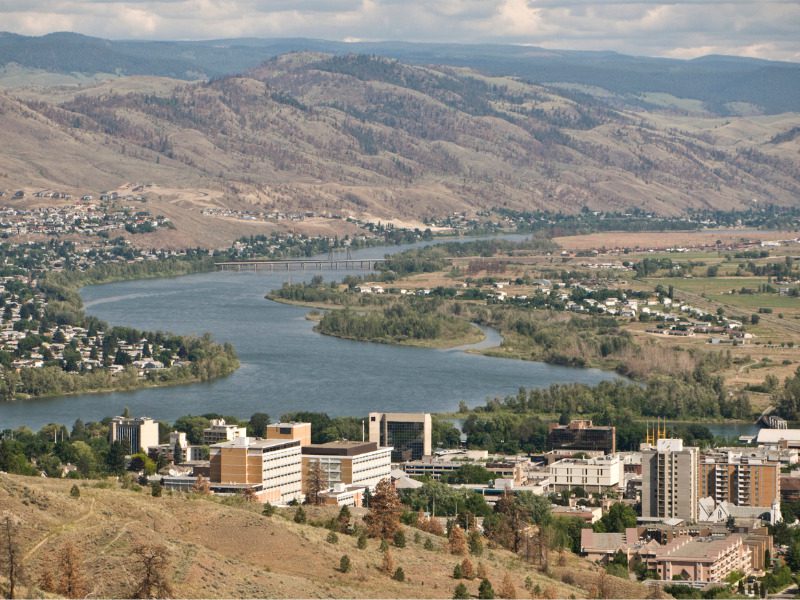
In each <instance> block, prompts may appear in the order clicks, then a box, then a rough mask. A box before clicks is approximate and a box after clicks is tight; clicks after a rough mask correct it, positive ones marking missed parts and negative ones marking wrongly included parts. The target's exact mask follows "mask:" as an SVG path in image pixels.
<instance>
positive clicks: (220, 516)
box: [0, 475, 646, 598]
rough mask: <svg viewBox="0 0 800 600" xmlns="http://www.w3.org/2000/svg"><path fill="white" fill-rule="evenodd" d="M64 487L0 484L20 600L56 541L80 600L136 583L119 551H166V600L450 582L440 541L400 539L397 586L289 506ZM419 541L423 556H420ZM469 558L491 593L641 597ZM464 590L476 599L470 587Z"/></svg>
mask: <svg viewBox="0 0 800 600" xmlns="http://www.w3.org/2000/svg"><path fill="white" fill-rule="evenodd" d="M72 484H73V482H72V481H56V480H42V479H38V478H25V477H19V476H9V475H0V506H2V507H3V510H4V511H10V512H11V513H13V514H14V515H16V516H17V517H19V518H20V519H21V520H22V523H21V526H20V530H19V541H20V545H21V550H22V552H23V556H24V565H25V578H26V582H27V583H26V585H24V586H23V587H22V592H23V594H24V595H27V596H28V597H36V596H37V595H38V594H39V591H38V588H37V582H39V581H40V580H41V577H42V575H43V573H44V572H45V570H50V571H51V572H53V571H55V572H53V575H54V578H55V580H56V581H58V578H59V567H57V566H56V567H54V565H57V563H58V560H59V555H60V552H61V550H62V548H63V547H64V545H65V544H66V543H68V542H69V543H71V544H73V545H74V546H75V547H76V549H77V551H78V555H79V556H80V563H79V569H80V571H81V572H82V574H83V575H84V577H85V579H86V581H87V583H88V590H89V595H90V596H92V597H129V596H130V595H131V593H132V591H131V590H132V589H133V587H134V586H135V584H136V582H137V580H138V577H139V571H138V569H137V566H136V561H135V559H134V558H133V557H132V554H131V551H132V549H133V548H135V547H138V546H141V545H142V544H150V545H153V544H156V545H157V544H163V545H165V546H166V547H167V549H168V552H169V556H170V565H169V567H168V569H167V574H168V576H169V579H170V580H171V582H172V586H173V588H174V597H185V598H242V597H277V598H292V597H295V598H296V597H302V598H322V597H325V598H330V597H332V598H376V597H383V598H391V597H403V598H449V597H451V596H452V593H453V589H454V588H455V586H456V585H457V583H458V582H457V581H455V580H453V579H452V577H451V576H452V571H453V567H454V566H455V564H456V563H457V562H460V560H461V557H457V556H452V555H450V554H448V553H447V552H446V550H445V549H444V546H445V543H446V540H445V539H444V538H439V537H435V536H430V535H429V534H426V533H420V536H421V538H420V541H419V542H414V541H413V538H414V533H413V532H414V531H415V530H412V529H408V530H407V537H408V545H407V547H405V548H394V547H392V554H393V557H394V561H395V564H396V565H397V566H401V567H402V568H403V570H404V572H405V574H406V581H405V582H398V581H394V580H393V579H391V578H390V577H389V576H387V575H386V574H384V573H383V572H382V571H381V570H380V567H381V560H382V558H381V553H380V552H379V550H378V542H377V541H376V540H369V542H368V547H367V548H366V549H364V550H359V549H358V548H357V547H356V540H355V539H354V538H353V537H350V536H347V535H340V536H339V540H338V542H337V543H335V544H333V543H330V542H328V541H326V538H327V535H328V530H326V529H324V528H321V527H314V526H312V525H310V524H302V525H301V524H297V523H294V522H293V520H292V519H291V518H290V516H291V514H292V510H293V509H285V510H284V511H279V512H278V513H277V514H275V515H274V516H272V517H263V516H261V515H260V513H259V512H258V508H259V507H258V506H253V505H247V504H244V505H225V504H223V503H220V502H218V501H214V500H212V499H207V498H206V499H204V498H202V497H189V496H182V495H177V494H176V495H175V496H173V497H169V496H167V495H166V494H165V495H164V496H163V497H161V498H153V497H151V496H150V494H149V493H148V491H147V489H144V490H142V491H132V490H124V489H120V488H119V485H118V484H116V483H115V484H106V483H98V482H77V484H78V487H79V489H80V497H79V498H73V497H71V496H70V487H71V486H72ZM328 513H330V510H329V511H328V512H326V511H325V510H324V509H310V510H309V515H308V516H309V522H311V521H314V520H315V519H317V520H320V521H321V520H323V519H325V518H329V517H330V516H331V515H332V514H334V513H330V514H328ZM429 537H430V538H431V539H432V540H433V541H434V549H433V550H425V549H424V548H423V544H424V542H425V540H426V539H428V538H429ZM343 554H347V555H348V556H349V557H350V558H351V560H352V563H353V569H352V571H351V572H349V573H342V572H340V571H339V570H338V566H339V561H340V558H341V556H342V555H343ZM473 561H474V562H475V564H476V565H477V563H478V561H480V562H483V563H484V565H485V566H486V568H487V569H488V576H489V579H490V580H491V581H492V583H493V584H494V587H495V590H497V588H498V587H499V585H500V583H501V582H502V580H503V578H504V577H505V574H506V573H508V574H509V575H510V577H511V579H512V580H513V582H514V585H515V587H516V589H517V594H518V596H517V597H527V596H529V595H530V592H528V591H526V589H525V587H524V586H525V578H526V577H530V578H531V586H530V587H533V586H534V585H539V589H540V590H541V593H542V594H543V595H545V597H551V598H555V597H560V598H566V597H569V596H571V595H573V594H574V595H575V597H586V596H587V594H594V593H597V589H598V588H597V586H598V584H600V585H601V586H603V589H607V590H612V591H613V593H612V595H611V596H609V597H644V594H646V589H645V588H643V587H642V586H640V585H638V584H634V583H631V582H627V581H624V580H622V579H618V578H614V577H610V576H605V575H600V574H599V572H597V571H596V570H595V569H596V567H594V566H593V565H590V564H589V563H587V562H586V561H584V560H583V559H579V558H577V557H574V556H573V555H570V554H568V553H567V555H565V558H564V559H563V560H561V561H559V560H558V558H557V556H556V555H553V557H552V561H551V564H552V565H553V566H552V567H551V575H552V577H548V576H547V575H545V574H542V573H540V572H538V571H537V570H535V569H533V568H531V567H529V566H527V565H526V564H525V563H523V562H522V561H521V559H520V558H518V557H516V556H514V555H512V554H511V553H509V552H508V551H505V550H486V551H484V554H483V556H482V557H481V558H479V559H478V558H473ZM562 579H563V580H566V581H570V582H572V583H571V584H569V585H568V584H565V583H563V581H562ZM0 580H2V578H1V577H0ZM465 583H466V585H467V587H468V589H469V591H470V593H471V594H473V595H475V594H477V588H478V580H472V581H465ZM609 586H610V587H609Z"/></svg>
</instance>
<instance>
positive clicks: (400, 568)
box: [392, 567, 406, 581]
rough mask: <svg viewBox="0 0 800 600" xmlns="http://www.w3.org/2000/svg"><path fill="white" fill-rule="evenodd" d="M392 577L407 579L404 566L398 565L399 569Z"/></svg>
mask: <svg viewBox="0 0 800 600" xmlns="http://www.w3.org/2000/svg"><path fill="white" fill-rule="evenodd" d="M392 579H394V580H395V581H405V580H406V574H405V573H404V572H403V567H397V569H396V570H395V572H394V575H392Z"/></svg>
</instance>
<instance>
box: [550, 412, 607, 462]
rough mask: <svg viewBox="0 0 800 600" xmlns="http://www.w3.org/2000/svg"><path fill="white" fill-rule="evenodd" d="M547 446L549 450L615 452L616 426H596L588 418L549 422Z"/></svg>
mask: <svg viewBox="0 0 800 600" xmlns="http://www.w3.org/2000/svg"><path fill="white" fill-rule="evenodd" d="M547 447H548V448H549V449H551V450H595V451H601V452H603V454H615V453H616V451H617V428H616V427H613V426H596V425H593V424H592V422H591V420H588V419H579V420H573V421H570V422H569V425H558V424H556V423H551V424H550V427H549V431H548V433H547Z"/></svg>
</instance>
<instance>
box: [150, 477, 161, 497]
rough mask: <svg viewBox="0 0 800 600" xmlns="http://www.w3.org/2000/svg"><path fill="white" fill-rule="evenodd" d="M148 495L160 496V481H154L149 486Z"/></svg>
mask: <svg viewBox="0 0 800 600" xmlns="http://www.w3.org/2000/svg"><path fill="white" fill-rule="evenodd" d="M150 495H152V496H153V498H161V482H160V481H154V482H153V484H152V485H151V486H150Z"/></svg>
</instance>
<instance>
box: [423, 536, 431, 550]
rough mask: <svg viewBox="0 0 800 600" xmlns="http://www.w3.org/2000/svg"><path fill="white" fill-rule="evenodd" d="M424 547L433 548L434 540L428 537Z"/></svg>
mask: <svg viewBox="0 0 800 600" xmlns="http://www.w3.org/2000/svg"><path fill="white" fill-rule="evenodd" d="M422 547H423V548H425V550H433V549H434V547H433V540H431V538H427V539H426V540H425V543H424V544H423V545H422Z"/></svg>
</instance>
